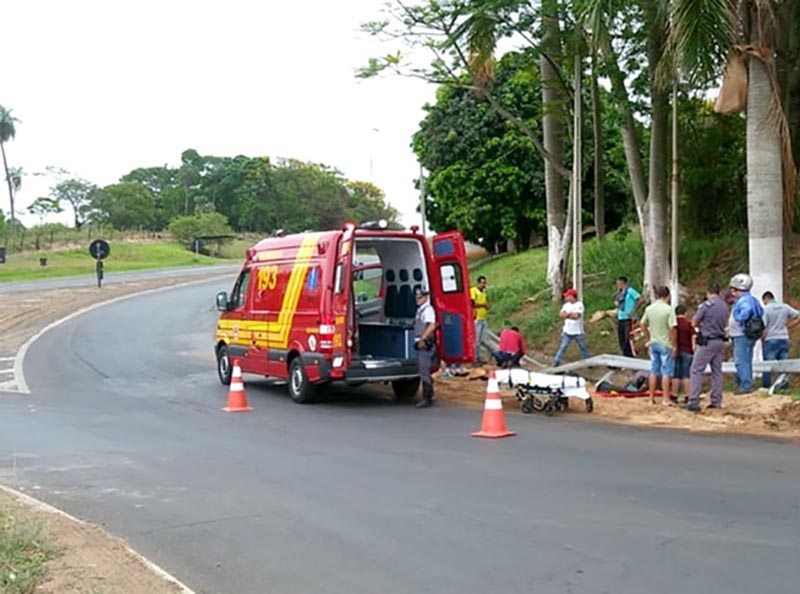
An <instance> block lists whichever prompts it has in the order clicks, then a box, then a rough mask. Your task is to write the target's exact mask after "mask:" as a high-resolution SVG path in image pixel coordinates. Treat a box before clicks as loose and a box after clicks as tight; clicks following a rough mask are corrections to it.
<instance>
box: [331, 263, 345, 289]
mask: <svg viewBox="0 0 800 594" xmlns="http://www.w3.org/2000/svg"><path fill="white" fill-rule="evenodd" d="M343 290H344V262H339V263H338V264H337V265H336V276H335V277H334V280H333V294H334V295H341V294H342V291H343Z"/></svg>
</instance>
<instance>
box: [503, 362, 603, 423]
mask: <svg viewBox="0 0 800 594" xmlns="http://www.w3.org/2000/svg"><path fill="white" fill-rule="evenodd" d="M495 377H496V378H497V383H498V384H500V385H502V384H507V385H508V387H509V388H515V389H516V396H517V400H519V401H520V403H521V408H522V412H524V413H526V414H527V413H531V412H534V411H540V412H544V413H545V414H546V415H547V416H552V415H553V413H555V412H556V411H565V410H567V409H568V408H569V399H570V398H580V399H581V400H583V402H584V406H585V407H586V412H589V413H590V412H592V411H593V410H594V402H593V401H592V396H591V394H589V391H588V390H587V389H586V380H585V379H584V378H582V377H578V376H576V375H551V374H547V373H538V372H535V371H528V370H527V369H521V368H515V369H501V370H499V371H497V372H495Z"/></svg>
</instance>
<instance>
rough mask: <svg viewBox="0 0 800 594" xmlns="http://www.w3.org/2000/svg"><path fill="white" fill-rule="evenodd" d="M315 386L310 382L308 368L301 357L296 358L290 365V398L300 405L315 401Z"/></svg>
mask: <svg viewBox="0 0 800 594" xmlns="http://www.w3.org/2000/svg"><path fill="white" fill-rule="evenodd" d="M314 392H315V389H314V386H312V385H311V382H309V381H308V375H307V374H306V368H305V366H304V365H303V360H302V359H301V358H300V357H295V358H294V359H292V362H291V363H290V364H289V396H291V397H292V400H294V401H295V402H297V403H298V404H305V403H307V402H312V401H313V400H314Z"/></svg>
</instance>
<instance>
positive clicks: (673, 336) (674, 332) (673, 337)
mask: <svg viewBox="0 0 800 594" xmlns="http://www.w3.org/2000/svg"><path fill="white" fill-rule="evenodd" d="M669 339H670V341H671V342H672V356H673V357H675V356H677V354H678V327H677V326H672V327H671V328H670V329H669Z"/></svg>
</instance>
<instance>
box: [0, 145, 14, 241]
mask: <svg viewBox="0 0 800 594" xmlns="http://www.w3.org/2000/svg"><path fill="white" fill-rule="evenodd" d="M0 151H2V153H3V170H4V171H5V174H6V183H7V184H8V203H9V206H10V207H11V229H10V231H9V235H10V237H11V246H12V248H13V246H14V232H15V231H16V228H17V225H16V215H15V214H14V187H13V185H12V184H11V176H10V175H9V174H8V160H7V159H6V145H5V143H4V142H0Z"/></svg>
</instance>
